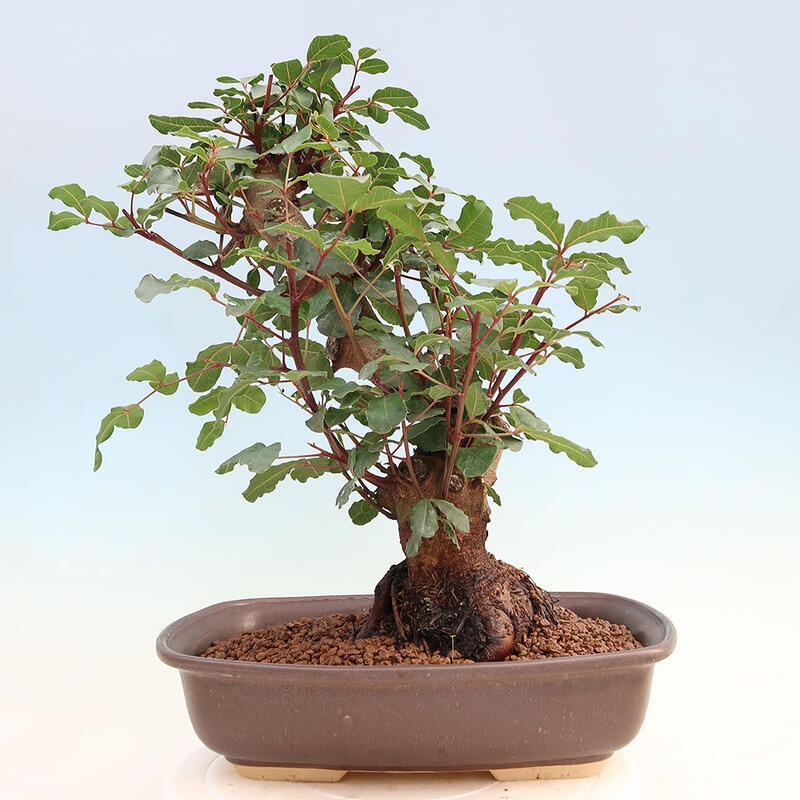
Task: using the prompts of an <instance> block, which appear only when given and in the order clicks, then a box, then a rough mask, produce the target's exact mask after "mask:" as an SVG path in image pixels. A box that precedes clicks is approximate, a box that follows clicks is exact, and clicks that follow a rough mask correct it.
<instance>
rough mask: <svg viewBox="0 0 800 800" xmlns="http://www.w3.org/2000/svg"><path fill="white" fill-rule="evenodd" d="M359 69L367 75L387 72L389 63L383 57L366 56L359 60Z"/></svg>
mask: <svg viewBox="0 0 800 800" xmlns="http://www.w3.org/2000/svg"><path fill="white" fill-rule="evenodd" d="M360 69H361V71H362V72H366V73H367V74H368V75H378V74H380V73H381V72H387V71H388V69H389V65H388V64H387V63H386V62H385V61H384V60H383V59H380V58H368V59H366V60H364V61H362V62H361V67H360Z"/></svg>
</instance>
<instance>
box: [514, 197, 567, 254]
mask: <svg viewBox="0 0 800 800" xmlns="http://www.w3.org/2000/svg"><path fill="white" fill-rule="evenodd" d="M505 206H506V208H507V209H508V210H509V212H510V213H511V218H512V219H530V220H533V224H534V225H536V229H537V230H538V231H539V233H541V234H542V235H543V236H546V237H547V238H548V239H549V240H550V241H551V242H552V243H553V244H555V245H560V244H561V241H562V239H563V238H564V225H563V223H562V222H560V221H559V219H558V211H556V210H555V208H553V206H552V204H551V203H540V202H539V201H538V200H537V199H536V198H535V197H533V196H532V195H531V196H528V197H512V198H511V199H510V200H508V202H507V203H506V204H505Z"/></svg>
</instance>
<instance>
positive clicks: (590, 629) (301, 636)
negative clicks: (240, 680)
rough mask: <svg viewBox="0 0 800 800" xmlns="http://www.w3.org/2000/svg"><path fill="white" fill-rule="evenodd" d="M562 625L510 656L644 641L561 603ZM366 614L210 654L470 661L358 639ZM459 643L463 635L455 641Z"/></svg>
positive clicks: (274, 629) (325, 660) (294, 625)
mask: <svg viewBox="0 0 800 800" xmlns="http://www.w3.org/2000/svg"><path fill="white" fill-rule="evenodd" d="M556 610H557V611H558V616H559V618H560V620H561V622H560V624H559V625H550V624H544V625H542V626H541V627H539V628H537V630H536V631H535V632H534V634H533V635H532V636H530V637H527V638H526V639H525V640H524V641H523V642H521V643H520V644H519V645H517V647H515V648H514V650H513V651H512V654H511V655H510V656H509V657H508V659H507V660H509V661H517V660H523V659H534V658H557V657H560V656H577V655H588V654H592V653H610V652H614V651H618V650H634V649H636V648H637V647H641V645H640V644H639V642H637V641H636V639H635V638H634V637H633V634H631V632H630V631H629V630H628V629H627V628H626V627H625V626H624V625H616V624H614V623H611V622H607V621H606V620H602V619H591V618H589V619H584V618H582V617H579V616H578V615H577V614H575V613H574V612H572V611H569V610H568V609H566V608H557V609H556ZM365 619H366V614H362V615H361V616H353V615H345V614H331V615H329V616H324V617H308V618H304V619H301V620H299V621H297V622H289V623H286V624H282V625H273V626H271V627H269V628H266V629H264V630H258V631H246V632H245V633H243V634H242V635H241V636H238V637H236V638H235V639H228V640H226V641H223V642H214V643H213V644H212V645H211V646H210V647H209V648H207V649H206V650H205V652H203V653H201V655H202V656H204V657H206V658H219V659H228V660H234V661H261V662H265V663H268V664H325V665H339V666H341V665H344V664H346V665H362V666H363V665H375V664H378V665H380V664H385V665H388V664H468V663H471V662H470V661H469V660H468V659H465V658H461V656H460V654H459V653H458V651H457V649H456V650H453V651H452V653H448V654H447V655H445V656H442V655H439V654H438V653H433V654H432V655H429V654H428V653H426V652H425V650H424V649H423V648H422V647H419V646H418V645H414V644H403V645H401V644H399V643H398V642H397V640H396V639H395V638H394V637H393V636H373V637H370V638H369V639H356V638H355V633H356V631H357V630H358V629H359V628H360V627H361V625H362V624H363V623H364V620H365ZM455 644H456V647H457V646H458V640H456V642H455Z"/></svg>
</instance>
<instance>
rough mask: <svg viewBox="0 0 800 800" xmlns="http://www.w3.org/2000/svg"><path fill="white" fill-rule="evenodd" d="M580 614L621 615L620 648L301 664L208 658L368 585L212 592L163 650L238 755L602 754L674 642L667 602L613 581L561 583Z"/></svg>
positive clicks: (498, 759) (362, 764) (467, 757)
mask: <svg viewBox="0 0 800 800" xmlns="http://www.w3.org/2000/svg"><path fill="white" fill-rule="evenodd" d="M556 596H557V597H558V598H559V603H560V605H563V606H566V607H567V608H569V609H571V610H573V611H575V612H576V613H577V614H579V615H581V616H585V617H600V618H602V619H606V620H609V621H611V622H616V623H621V624H624V625H627V626H628V627H629V628H630V629H631V631H632V632H633V634H634V636H636V638H637V639H638V640H639V641H640V642H641V644H642V645H643V647H642V648H641V649H637V650H628V651H624V652H615V653H604V654H598V655H587V656H568V657H564V658H548V659H539V660H533V661H510V662H501V663H482V664H463V665H457V664H453V665H431V666H422V665H395V666H309V665H291V664H264V663H254V662H243V661H226V660H217V659H207V658H202V657H200V656H199V655H198V654H199V653H201V652H203V650H204V649H205V648H206V647H207V646H208V645H210V644H211V643H212V642H214V641H218V640H222V639H227V638H231V637H235V636H238V635H239V634H241V633H242V632H243V631H245V630H254V629H258V628H264V627H268V626H269V625H273V624H276V623H281V622H290V621H293V620H297V619H300V618H302V617H310V616H320V615H325V614H332V613H344V614H357V613H359V612H361V611H363V610H365V609H367V608H368V607H369V606H370V604H371V602H372V596H371V595H360V596H333V597H298V598H265V599H253V600H237V601H231V602H226V603H220V604H218V605H214V606H211V607H209V608H206V609H204V610H202V611H198V612H196V613H194V614H190V615H188V616H186V617H183V618H182V619H180V620H178V621H176V622H174V623H172V624H171V625H169V626H168V627H167V628H166V629H165V630H164V631H163V632H162V633H161V634H160V636H159V637H158V641H157V652H158V655H159V657H160V658H161V659H162V661H164V662H165V663H167V664H169V665H170V666H173V667H176V668H177V669H179V670H180V675H181V680H182V682H183V689H184V693H185V697H186V704H187V707H188V711H189V716H190V718H191V721H192V725H193V726H194V729H195V731H196V732H197V735H198V736H199V738H200V739H201V741H202V742H203V743H204V744H205V745H206V746H207V747H209V748H210V749H211V750H213V751H214V752H216V753H220V754H222V755H223V756H225V758H227V759H228V760H229V761H231V762H233V763H234V764H237V765H241V766H259V767H262V766H263V767H294V768H302V769H328V770H368V771H371V770H392V771H430V770H448V771H451V770H482V769H493V770H498V769H519V768H523V767H531V766H546V765H570V764H586V763H589V762H598V761H602V760H603V759H605V758H607V757H608V756H610V755H611V754H612V753H613V752H614V751H616V750H618V749H619V748H621V747H624V746H625V745H626V744H628V743H629V742H630V741H631V740H632V739H633V738H634V737H635V736H636V734H637V732H638V731H639V728H640V726H641V724H642V720H643V719H644V715H645V710H646V708H647V702H648V698H649V694H650V683H651V680H652V675H653V667H654V665H655V663H656V662H657V661H660V660H661V659H663V658H666V657H667V656H668V655H669V654H670V653H671V652H672V650H673V649H674V646H675V630H674V628H673V626H672V624H671V622H670V621H669V619H667V618H666V617H665V616H664V615H663V614H661V613H659V612H658V611H656V610H655V609H652V608H650V607H648V606H646V605H643V604H642V603H639V602H636V601H634V600H629V599H626V598H623V597H618V596H615V595H605V594H595V593H579V592H576V593H571V592H565V593H562V594H556Z"/></svg>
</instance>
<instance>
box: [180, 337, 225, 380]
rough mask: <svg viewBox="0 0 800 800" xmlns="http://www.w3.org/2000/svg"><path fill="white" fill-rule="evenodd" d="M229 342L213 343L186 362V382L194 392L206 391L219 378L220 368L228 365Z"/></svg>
mask: <svg viewBox="0 0 800 800" xmlns="http://www.w3.org/2000/svg"><path fill="white" fill-rule="evenodd" d="M230 357H231V343H230V342H224V343H222V344H213V345H211V346H210V347H206V348H205V349H204V350H201V351H200V352H199V353H198V354H197V358H196V359H195V360H194V361H189V362H187V364H186V382H187V383H188V384H189V388H190V389H191V390H192V391H194V392H208V391H209V390H211V389H213V388H214V386H215V385H216V383H217V381H218V380H219V377H220V375H221V374H222V370H223V369H224V368H225V367H226V366H228V364H229V363H230Z"/></svg>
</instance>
